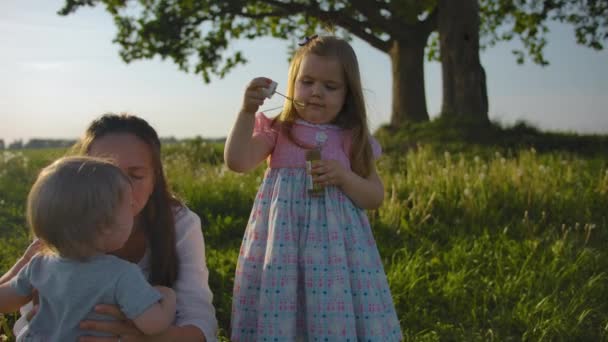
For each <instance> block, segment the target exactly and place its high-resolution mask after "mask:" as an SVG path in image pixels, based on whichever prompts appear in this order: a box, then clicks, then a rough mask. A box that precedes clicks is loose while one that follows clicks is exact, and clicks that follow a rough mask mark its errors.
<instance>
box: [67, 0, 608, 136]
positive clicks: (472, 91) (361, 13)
mask: <svg viewBox="0 0 608 342" xmlns="http://www.w3.org/2000/svg"><path fill="white" fill-rule="evenodd" d="M98 4H103V5H105V7H106V10H107V11H108V12H109V13H110V14H111V15H112V16H113V17H114V20H115V23H116V26H117V27H118V33H117V36H116V38H115V42H117V43H118V44H119V45H120V46H121V50H120V54H121V57H122V58H123V60H125V61H126V62H130V61H133V60H137V59H144V58H152V57H154V56H155V55H159V56H161V57H162V58H171V59H173V60H174V61H175V63H177V65H178V66H179V67H180V68H181V69H183V70H185V71H189V70H193V71H194V72H195V73H198V74H201V75H202V77H203V78H204V80H205V81H206V82H209V81H210V76H211V74H214V75H217V76H219V77H223V76H224V75H225V74H226V73H227V72H229V71H230V70H231V69H232V68H233V67H235V66H236V65H238V64H241V63H245V62H246V59H245V58H244V56H243V54H242V52H240V51H236V52H234V53H233V54H232V55H225V54H226V52H227V49H228V47H229V43H230V42H231V41H232V40H234V39H255V38H257V37H262V36H272V37H276V38H282V39H286V38H287V37H294V36H295V37H299V36H304V35H309V34H311V33H313V32H314V31H315V30H316V29H318V28H319V26H321V25H325V26H338V27H341V28H343V29H344V30H346V31H348V32H350V33H351V34H353V35H355V36H357V37H359V38H360V39H362V40H363V41H366V42H367V43H369V44H370V45H371V46H373V47H375V48H377V49H378V50H380V51H382V52H385V53H386V54H388V55H389V57H390V60H391V64H392V75H393V85H392V89H393V91H392V95H393V98H392V101H393V106H392V114H391V124H392V125H395V126H398V125H401V124H404V123H408V122H418V121H426V120H428V111H427V107H426V96H425V90H424V71H423V70H424V68H423V63H424V51H425V47H427V40H428V38H429V35H430V34H431V33H432V32H433V31H435V30H437V29H438V28H439V30H440V31H441V32H442V34H441V35H440V36H441V38H439V39H437V37H436V38H435V39H433V40H432V44H431V46H430V48H429V50H428V51H429V58H430V59H435V60H441V62H442V69H443V91H444V94H443V96H444V100H443V104H442V113H443V115H446V116H458V117H462V116H468V117H471V118H473V119H476V120H484V121H485V120H487V108H488V102H487V95H486V94H487V90H486V85H485V73H484V70H483V67H482V66H481V65H480V64H479V51H478V50H479V48H480V47H481V48H484V47H486V46H492V45H494V44H496V43H498V42H500V41H505V40H511V39H513V38H515V37H519V38H520V40H521V41H522V43H523V49H520V50H514V51H513V53H514V54H515V55H516V58H517V62H518V63H523V61H524V60H525V59H526V57H529V58H530V59H532V61H533V62H535V63H538V64H541V65H546V64H547V63H548V62H547V61H546V59H545V57H544V47H545V45H546V34H547V32H548V28H547V24H548V22H550V21H558V22H562V23H566V24H570V25H572V26H573V27H574V29H575V33H576V39H577V42H578V43H579V44H582V45H585V46H588V47H591V48H594V49H598V50H599V49H602V48H603V45H602V42H603V41H605V40H606V39H608V34H607V31H608V0H516V1H511V0H463V1H453V0H452V1H438V0H392V1H391V0H352V1H336V0H331V1H321V0H319V1H315V0H299V1H285V0H270V1H245V0H226V1H210V0H138V1H135V0H133V1H131V2H130V1H127V0H66V4H65V6H64V8H63V9H62V10H61V11H60V12H59V13H60V14H63V15H67V14H70V13H73V12H74V11H76V10H77V9H78V8H79V7H82V6H95V5H98ZM441 12H443V13H441ZM477 12H479V13H477ZM439 22H441V24H439ZM477 27H479V30H480V31H479V32H475V31H476V30H477ZM479 39H481V43H480V41H479ZM439 48H441V50H442V53H441V54H439V53H438V50H439ZM194 55H196V57H197V58H191V57H192V56H194ZM191 61H194V63H193V65H191V63H190V62H191Z"/></svg>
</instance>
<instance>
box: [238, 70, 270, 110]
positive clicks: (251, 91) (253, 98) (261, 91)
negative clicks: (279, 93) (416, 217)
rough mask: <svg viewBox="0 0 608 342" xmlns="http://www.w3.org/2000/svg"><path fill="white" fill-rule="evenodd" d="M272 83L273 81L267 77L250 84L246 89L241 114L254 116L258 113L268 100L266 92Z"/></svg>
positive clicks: (252, 81)
mask: <svg viewBox="0 0 608 342" xmlns="http://www.w3.org/2000/svg"><path fill="white" fill-rule="evenodd" d="M270 83H272V80H271V79H269V78H266V77H257V78H254V79H253V80H251V82H249V84H248V85H247V88H245V95H244V96H243V106H242V107H241V113H248V114H251V115H253V114H255V113H256V112H257V111H258V108H260V106H261V105H262V104H263V103H264V100H265V99H266V92H265V91H266V88H268V86H270Z"/></svg>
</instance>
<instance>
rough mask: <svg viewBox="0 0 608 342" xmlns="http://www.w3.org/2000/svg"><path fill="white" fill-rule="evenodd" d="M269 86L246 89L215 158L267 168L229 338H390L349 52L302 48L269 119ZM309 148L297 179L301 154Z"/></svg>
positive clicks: (366, 137) (377, 200) (378, 191)
mask: <svg viewBox="0 0 608 342" xmlns="http://www.w3.org/2000/svg"><path fill="white" fill-rule="evenodd" d="M270 83H271V80H269V79H267V78H256V79H254V80H253V81H251V83H250V84H249V85H248V87H247V89H246V91H245V96H244V100H243V105H242V109H241V111H240V113H239V114H238V118H237V120H236V123H235V124H234V127H233V129H232V132H231V133H230V136H229V138H228V141H227V143H226V150H225V151H224V157H225V160H226V164H227V165H228V167H229V168H230V169H232V170H234V171H238V172H246V171H249V170H251V169H253V168H255V167H256V166H257V165H258V164H259V163H260V162H262V161H263V160H264V159H266V158H267V157H268V164H269V168H268V169H267V170H266V173H265V176H264V180H263V182H262V185H261V186H260V189H259V191H258V194H257V196H256V198H255V202H254V205H253V210H252V212H251V216H250V219H249V223H248V225H247V228H246V231H245V236H244V238H243V243H242V246H241V251H240V255H239V260H238V265H237V269H236V275H235V285H234V296H233V306H232V340H233V341H249V340H255V341H294V340H308V341H396V340H400V339H401V338H402V336H401V329H400V327H399V321H398V319H397V315H396V312H395V309H394V305H393V301H392V298H391V294H390V290H389V287H388V282H387V280H386V275H385V274H384V270H383V267H382V263H381V259H380V256H379V254H378V250H377V247H376V244H375V241H374V238H373V236H372V233H371V229H370V225H369V221H368V219H367V216H366V214H365V209H373V208H378V207H379V206H380V205H381V203H382V200H383V197H384V189H383V185H382V182H381V180H380V178H379V176H378V174H377V173H376V169H375V166H374V159H376V158H378V157H379V155H380V147H379V145H378V143H377V142H376V141H375V140H374V139H373V138H372V137H371V135H370V133H369V130H368V127H367V117H366V112H365V103H364V99H363V93H362V89H361V81H360V76H359V67H358V64H357V58H356V56H355V53H354V51H353V49H352V48H351V46H350V45H349V44H348V43H347V42H346V41H344V40H342V39H338V38H335V37H318V38H314V39H311V40H308V42H307V43H306V44H304V45H303V47H302V48H300V49H299V50H298V51H297V52H296V54H295V56H294V58H293V60H292V62H291V65H290V69H289V75H288V85H287V96H288V97H289V98H290V99H293V100H290V101H286V102H285V105H284V107H283V111H282V112H281V115H280V116H279V117H278V118H276V119H274V120H271V119H269V118H267V117H266V116H265V115H264V114H262V113H258V114H255V113H256V111H257V110H258V108H259V106H260V105H261V104H262V103H263V102H264V98H265V95H266V94H267V91H268V90H267V88H268V86H269V85H270ZM319 149H320V157H321V159H322V160H321V161H317V162H313V163H312V165H310V164H309V166H311V168H310V170H309V172H307V170H306V163H307V161H306V159H307V154H308V156H310V153H311V151H315V150H316V151H318V150H319ZM308 159H311V158H308ZM309 176H310V177H309ZM315 188H321V190H320V191H317V192H316V193H315V192H314V191H310V189H315Z"/></svg>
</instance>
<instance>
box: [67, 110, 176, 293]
mask: <svg viewBox="0 0 608 342" xmlns="http://www.w3.org/2000/svg"><path fill="white" fill-rule="evenodd" d="M116 133H127V134H133V135H135V136H136V137H137V138H139V139H140V140H141V141H143V142H144V143H145V144H146V145H148V147H149V148H150V155H151V156H152V163H153V168H154V188H153V190H152V194H151V195H150V198H149V199H148V202H147V203H146V205H145V206H144V208H143V209H142V211H141V212H140V213H139V215H138V216H137V217H136V224H138V225H139V226H140V227H142V228H143V229H144V232H145V235H146V238H147V239H148V243H149V244H150V252H151V258H150V260H151V261H150V275H149V279H148V281H149V282H150V283H151V284H152V285H162V286H168V287H171V286H172V285H173V284H174V282H175V280H176V279H177V270H178V260H177V251H176V247H175V219H174V212H173V210H174V209H175V210H178V208H180V207H181V203H180V202H179V201H178V200H177V199H176V198H175V197H174V196H173V195H172V194H171V192H170V191H169V188H168V185H167V181H166V179H165V173H164V171H163V165H162V161H161V143H160V139H159V138H158V134H157V133H156V131H155V130H154V128H152V126H150V125H149V124H148V122H146V121H145V120H144V119H142V118H139V117H137V116H134V115H129V114H113V113H109V114H105V115H103V116H101V117H100V118H98V119H96V120H94V121H93V122H91V124H90V125H89V127H88V128H87V130H86V132H85V135H84V137H83V138H82V139H81V140H80V141H79V142H78V143H76V145H75V146H74V147H73V150H74V151H76V152H77V153H79V154H88V153H89V150H90V148H91V145H92V144H93V143H94V142H95V140H97V139H99V138H101V137H103V136H105V135H107V134H116Z"/></svg>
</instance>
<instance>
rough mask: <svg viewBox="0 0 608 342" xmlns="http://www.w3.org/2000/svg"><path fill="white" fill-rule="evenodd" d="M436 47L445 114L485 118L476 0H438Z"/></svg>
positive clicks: (483, 119)
mask: <svg viewBox="0 0 608 342" xmlns="http://www.w3.org/2000/svg"><path fill="white" fill-rule="evenodd" d="M438 8H439V30H438V31H439V47H440V58H441V71H442V77H443V88H442V89H443V103H442V106H441V115H442V116H444V117H459V116H462V117H467V118H468V119H467V121H477V122H480V121H481V122H484V121H488V96H487V87H486V74H485V71H484V68H483V66H482V65H481V62H480V61H479V5H478V2H477V0H461V1H453V0H439V3H438Z"/></svg>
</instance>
